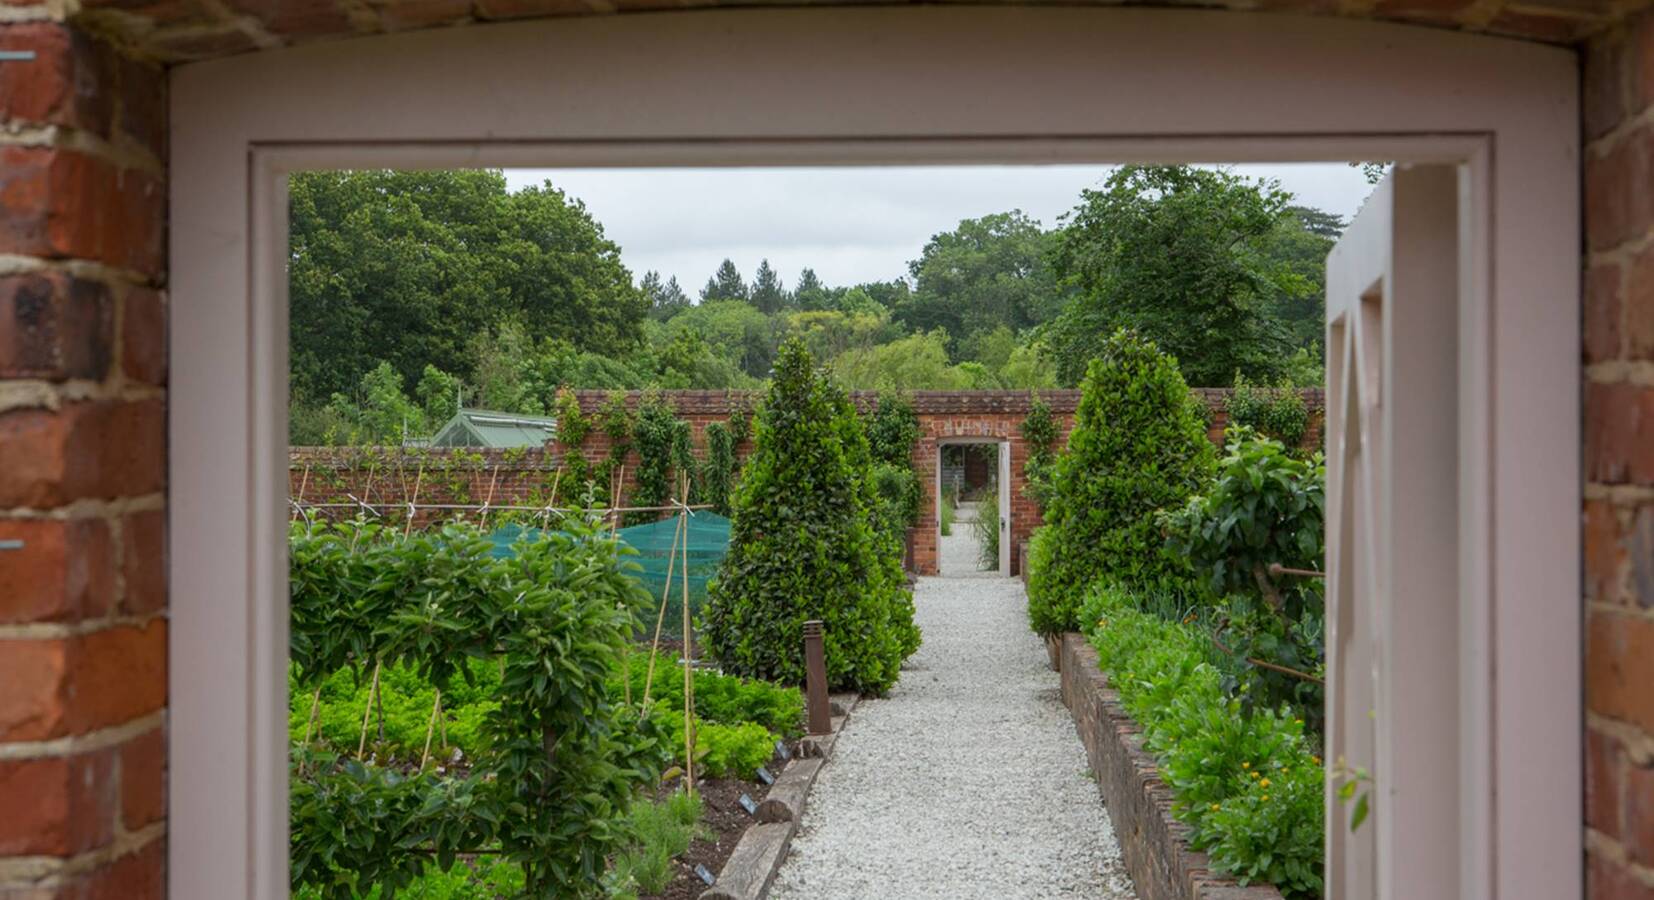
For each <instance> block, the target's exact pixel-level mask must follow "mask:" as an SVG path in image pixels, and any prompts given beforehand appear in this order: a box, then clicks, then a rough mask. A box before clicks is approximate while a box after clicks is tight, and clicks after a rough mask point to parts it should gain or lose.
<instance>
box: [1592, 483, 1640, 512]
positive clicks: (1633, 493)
mask: <svg viewBox="0 0 1654 900" xmlns="http://www.w3.org/2000/svg"><path fill="white" fill-rule="evenodd" d="M1585 499H1586V500H1606V501H1608V502H1610V503H1613V504H1615V505H1616V506H1641V505H1642V504H1644V503H1649V502H1654V486H1647V485H1641V484H1603V483H1600V482H1596V481H1589V482H1586V484H1585Z"/></svg>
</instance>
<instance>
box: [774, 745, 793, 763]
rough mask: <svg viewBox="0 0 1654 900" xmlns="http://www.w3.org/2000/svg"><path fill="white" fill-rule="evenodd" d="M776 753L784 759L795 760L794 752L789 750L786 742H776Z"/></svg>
mask: <svg viewBox="0 0 1654 900" xmlns="http://www.w3.org/2000/svg"><path fill="white" fill-rule="evenodd" d="M775 752H776V753H777V754H779V755H780V757H781V758H782V759H792V758H793V752H792V751H791V750H788V749H787V742H786V741H776V742H775Z"/></svg>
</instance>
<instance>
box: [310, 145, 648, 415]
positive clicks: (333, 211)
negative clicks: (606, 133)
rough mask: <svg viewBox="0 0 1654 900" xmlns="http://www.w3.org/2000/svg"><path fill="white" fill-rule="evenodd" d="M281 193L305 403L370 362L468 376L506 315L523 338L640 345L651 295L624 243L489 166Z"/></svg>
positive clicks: (336, 177)
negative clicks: (480, 343)
mask: <svg viewBox="0 0 1654 900" xmlns="http://www.w3.org/2000/svg"><path fill="white" fill-rule="evenodd" d="M289 193H290V197H291V206H290V208H291V212H290V216H291V218H290V222H291V242H292V243H291V251H292V258H291V260H290V262H289V266H288V277H289V295H290V298H291V328H292V339H291V340H292V363H291V371H292V382H293V387H294V391H295V394H296V395H297V396H298V397H299V398H301V400H303V399H305V398H320V397H327V396H329V395H331V394H333V393H342V392H346V391H348V390H350V389H351V388H352V387H354V386H355V384H356V383H357V382H358V380H359V379H360V378H361V377H362V376H363V375H364V374H366V373H367V372H369V371H370V370H372V369H374V368H375V367H376V366H378V364H379V363H380V362H388V363H390V365H391V367H392V368H394V369H396V371H397V372H398V373H399V374H400V375H401V376H402V378H403V381H404V383H414V382H416V381H417V380H418V379H419V378H420V376H421V375H422V373H423V372H424V368H425V366H427V365H434V366H436V367H437V368H438V369H441V370H442V371H444V372H448V373H452V374H455V375H457V376H459V377H461V378H464V379H466V380H467V381H468V382H469V381H470V380H471V377H472V375H473V373H474V366H475V363H476V358H475V356H474V355H473V354H472V353H470V352H469V348H468V344H469V342H470V341H471V339H472V338H473V337H474V336H476V335H478V334H483V333H486V332H489V331H491V330H493V329H495V328H497V327H499V326H500V325H501V324H502V323H503V322H505V321H508V320H512V321H516V322H517V323H519V324H520V325H521V326H522V327H523V328H524V330H525V333H526V334H527V336H528V338H529V339H530V341H531V342H537V341H539V340H540V339H542V338H546V337H554V338H561V339H564V340H566V341H568V342H569V343H570V344H572V345H573V346H575V347H577V348H579V349H582V350H588V351H592V352H597V353H604V354H616V355H618V354H623V353H626V352H628V351H630V350H632V349H634V348H635V347H636V345H637V340H638V328H639V325H640V323H641V322H642V320H643V317H644V314H645V312H646V311H647V308H648V301H647V300H646V299H645V298H644V297H643V295H642V293H641V292H639V291H638V290H637V289H636V288H635V287H633V285H632V279H631V275H630V273H629V272H627V270H626V268H625V267H624V266H623V265H621V262H620V248H619V247H618V246H616V245H615V244H614V243H613V242H612V241H610V240H608V239H607V238H606V237H605V236H604V234H603V229H602V226H600V225H599V224H598V223H597V222H596V221H595V220H593V219H592V217H591V216H590V214H589V213H588V212H587V211H586V209H585V207H584V206H583V205H582V204H581V203H580V202H579V201H576V200H571V199H569V198H567V197H566V196H564V195H563V194H562V192H560V191H557V190H555V189H553V188H551V187H550V186H549V185H546V186H543V187H537V188H528V189H525V190H522V191H519V192H517V193H515V194H512V193H508V192H507V190H506V184H505V177H504V175H503V174H502V173H500V172H498V171H478V170H459V171H439V172H398V171H384V170H374V171H358V172H307V173H300V174H297V175H295V176H294V177H293V179H292V181H291V184H290V190H289Z"/></svg>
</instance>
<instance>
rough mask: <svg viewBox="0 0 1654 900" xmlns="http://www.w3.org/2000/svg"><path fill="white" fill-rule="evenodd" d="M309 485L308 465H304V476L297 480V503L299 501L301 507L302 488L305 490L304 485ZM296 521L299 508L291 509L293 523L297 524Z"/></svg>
mask: <svg viewBox="0 0 1654 900" xmlns="http://www.w3.org/2000/svg"><path fill="white" fill-rule="evenodd" d="M309 483H310V464H309V463H305V464H304V475H303V476H302V477H300V478H299V496H298V501H299V504H300V505H303V503H304V488H305V485H308V484H309ZM298 520H299V506H294V507H293V521H295V522H297V521H298Z"/></svg>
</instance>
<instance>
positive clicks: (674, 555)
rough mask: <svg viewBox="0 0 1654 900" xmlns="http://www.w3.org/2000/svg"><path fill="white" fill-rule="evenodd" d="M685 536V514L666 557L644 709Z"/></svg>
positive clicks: (652, 680) (650, 653)
mask: <svg viewBox="0 0 1654 900" xmlns="http://www.w3.org/2000/svg"><path fill="white" fill-rule="evenodd" d="M684 538H685V533H684V520H683V516H681V515H680V516H679V517H678V528H677V531H676V532H674V533H673V535H672V552H671V553H670V554H668V555H667V557H666V586H665V587H663V588H661V592H660V611H659V612H657V613H655V640H654V643H653V644H651V645H650V647H649V672H648V674H646V675H644V676H643V707H642V708H643V709H648V708H649V689H650V688H651V687H653V686H654V683H655V657H656V656H658V655H660V631H661V626H662V625H664V624H666V600H667V598H668V597H670V596H671V594H672V569H673V567H674V566H675V565H676V564H677V561H678V542H679V541H680V540H683V539H684Z"/></svg>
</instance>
